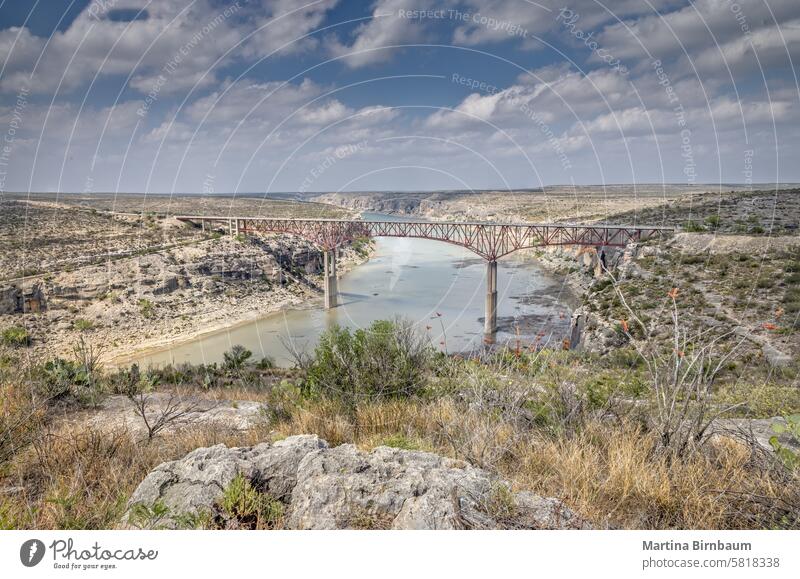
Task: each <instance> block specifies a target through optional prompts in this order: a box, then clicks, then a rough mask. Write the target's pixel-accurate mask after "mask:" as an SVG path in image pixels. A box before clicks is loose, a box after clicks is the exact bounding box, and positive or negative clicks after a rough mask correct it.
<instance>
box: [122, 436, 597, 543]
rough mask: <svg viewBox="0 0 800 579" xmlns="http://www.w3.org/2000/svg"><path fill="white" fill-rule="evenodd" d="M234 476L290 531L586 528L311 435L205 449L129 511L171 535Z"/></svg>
mask: <svg viewBox="0 0 800 579" xmlns="http://www.w3.org/2000/svg"><path fill="white" fill-rule="evenodd" d="M238 475H241V476H244V477H245V478H247V479H248V481H249V482H250V483H251V485H252V486H253V487H254V488H256V489H258V490H259V491H260V492H263V493H268V494H269V495H270V496H272V497H273V498H275V499H277V500H279V501H281V502H282V503H283V504H284V505H285V506H286V517H285V525H286V527H287V528H290V529H343V528H391V529H472V528H480V529H497V528H525V529H572V528H586V527H587V526H588V525H587V523H586V522H585V521H584V520H583V519H582V518H581V517H579V516H578V515H576V514H575V513H573V512H572V511H571V510H570V509H569V508H567V507H566V506H565V505H564V504H563V503H561V501H559V500H556V499H546V498H542V497H539V496H536V495H534V494H532V493H528V492H513V491H512V490H511V488H510V486H509V484H508V483H507V482H505V481H503V480H500V479H498V478H496V477H494V476H492V475H491V474H490V473H488V472H486V471H484V470H481V469H478V468H474V467H472V466H470V465H468V464H467V463H465V462H462V461H458V460H452V459H448V458H444V457H441V456H438V455H436V454H431V453H427V452H414V451H407V450H400V449H396V448H389V447H385V446H382V447H378V448H376V449H374V450H373V451H371V452H362V451H359V450H358V449H357V448H356V447H355V446H353V445H350V444H344V445H341V446H338V447H335V448H330V447H329V446H328V444H327V443H326V442H325V441H323V440H320V439H319V438H317V437H316V436H308V435H304V436H292V437H289V438H287V439H285V440H282V441H279V442H276V443H274V444H259V445H257V446H254V447H251V448H227V447H225V446H224V445H221V444H220V445H217V446H213V447H211V448H199V449H197V450H194V451H192V452H190V453H189V454H187V455H186V456H185V457H183V458H182V459H180V460H176V461H173V462H167V463H163V464H161V465H159V466H158V467H156V469H155V470H153V471H152V472H151V473H150V474H148V475H147V477H146V478H145V479H144V481H142V483H141V484H140V485H139V487H138V488H137V489H136V491H134V493H133V496H132V497H131V499H130V502H129V505H128V506H129V509H131V508H133V507H134V505H144V506H145V507H148V508H150V509H152V508H153V507H154V506H155V505H159V506H160V507H161V508H162V510H163V508H164V507H166V509H167V512H168V513H169V516H168V517H167V518H166V519H165V524H166V526H175V524H176V520H178V519H180V518H182V519H185V518H186V516H187V515H188V516H193V515H198V514H202V513H204V512H205V513H212V512H213V511H214V509H215V508H216V505H217V504H218V502H219V500H220V499H221V497H222V496H223V493H224V489H225V488H226V487H227V486H228V485H229V484H230V483H231V481H233V480H234V479H235V478H236V477H237V476H238ZM127 517H128V515H126V519H125V520H124V521H123V524H128V518H127Z"/></svg>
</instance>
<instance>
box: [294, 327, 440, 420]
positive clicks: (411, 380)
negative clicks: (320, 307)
mask: <svg viewBox="0 0 800 579" xmlns="http://www.w3.org/2000/svg"><path fill="white" fill-rule="evenodd" d="M430 360H431V348H430V346H429V345H428V344H426V343H425V341H424V339H422V338H421V337H420V336H419V335H417V333H416V332H415V330H414V328H413V326H412V325H411V324H410V323H408V322H404V321H399V320H398V321H394V322H392V321H385V320H379V321H376V322H374V323H373V324H372V325H371V326H370V327H369V328H366V329H358V330H356V331H355V332H351V331H350V330H349V329H345V328H341V327H339V326H334V327H332V328H330V329H329V330H327V331H326V332H325V333H323V335H322V336H321V337H320V340H319V344H318V345H317V347H316V349H315V350H314V356H313V358H312V359H311V360H310V362H309V365H308V368H307V377H306V388H307V391H308V392H309V393H311V394H316V395H322V396H326V397H330V398H334V399H338V400H341V401H342V402H343V403H344V404H345V405H346V406H347V407H348V408H349V409H350V410H351V412H352V413H355V409H356V407H357V405H358V404H359V403H361V402H365V401H369V400H376V399H385V398H398V397H408V396H412V395H414V394H417V393H419V392H421V391H422V389H423V387H424V381H425V375H426V372H427V369H428V367H429V363H430Z"/></svg>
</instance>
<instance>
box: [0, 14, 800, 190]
mask: <svg viewBox="0 0 800 579" xmlns="http://www.w3.org/2000/svg"><path fill="white" fill-rule="evenodd" d="M0 2H2V0H0ZM608 4H609V6H604V5H603V4H602V3H600V2H598V1H596V0H574V1H572V2H564V1H563V0H561V1H559V2H554V1H550V0H542V1H541V2H532V1H527V0H484V1H480V2H479V1H477V0H443V1H434V0H419V1H417V2H408V1H405V0H378V1H377V2H372V3H369V2H352V1H351V2H344V1H342V0H339V1H337V0H317V1H313V0H310V1H307V2H304V1H302V0H294V1H292V0H239V1H238V2H230V1H222V0H195V1H191V0H158V1H156V0H152V1H150V2H148V1H147V0H93V1H87V0H75V1H73V2H71V1H68V0H40V1H39V2H37V1H36V0H14V1H11V0H5V2H2V4H0V61H1V62H2V65H0V66H2V68H0V99H2V100H0V131H2V132H3V133H4V137H3V138H4V143H5V145H7V146H8V147H9V149H8V152H7V153H6V155H5V156H6V158H7V159H8V163H7V165H5V166H3V167H0V171H5V173H4V174H3V175H2V177H3V178H2V180H0V187H1V188H2V189H3V190H5V191H28V190H31V191H77V192H87V193H88V192H106V191H120V192H126V191H140V192H144V191H146V192H203V191H206V192H212V191H213V192H236V191H239V192H254V191H267V192H269V191H298V190H303V191H337V190H343V189H344V190H423V189H424V190H430V189H469V188H473V189H506V188H534V187H541V186H543V185H554V184H571V183H574V184H602V183H645V182H647V183H653V182H656V183H660V182H669V183H683V184H688V185H693V184H701V183H720V182H727V183H732V182H735V183H741V182H748V181H753V182H775V181H782V182H796V181H800V168H798V163H797V162H796V161H795V157H796V156H797V155H796V150H797V148H796V147H797V145H798V143H797V141H798V137H800V131H798V120H799V119H800V116H799V115H798V104H800V103H798V98H799V97H800V91H799V90H798V80H797V67H796V63H797V62H798V59H799V58H800V3H798V2H796V0H749V1H743V2H733V1H730V0H698V1H696V2H694V3H692V4H688V3H687V2H683V1H680V0H650V1H649V2H644V1H639V0H620V1H617V2H614V3H608Z"/></svg>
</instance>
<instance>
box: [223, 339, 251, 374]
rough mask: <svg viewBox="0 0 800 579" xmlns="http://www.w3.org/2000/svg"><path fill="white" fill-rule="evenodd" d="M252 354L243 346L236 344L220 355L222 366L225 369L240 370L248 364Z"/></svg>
mask: <svg viewBox="0 0 800 579" xmlns="http://www.w3.org/2000/svg"><path fill="white" fill-rule="evenodd" d="M252 356H253V352H251V351H250V350H248V349H247V348H245V347H244V346H240V345H239V344H236V345H235V346H234V347H233V348H231V349H230V350H228V351H227V352H225V353H224V354H223V355H222V358H223V362H222V366H223V367H224V368H225V369H226V370H241V369H242V368H244V367H245V366H246V365H247V364H248V362H249V360H250V358H251V357H252Z"/></svg>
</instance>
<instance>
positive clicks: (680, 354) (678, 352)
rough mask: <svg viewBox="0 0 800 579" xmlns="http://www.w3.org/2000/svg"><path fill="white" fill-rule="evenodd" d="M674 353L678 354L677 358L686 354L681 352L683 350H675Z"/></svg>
mask: <svg viewBox="0 0 800 579" xmlns="http://www.w3.org/2000/svg"><path fill="white" fill-rule="evenodd" d="M675 353H676V354H677V355H678V358H683V357H684V356H686V354H684V353H683V350H675Z"/></svg>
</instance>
